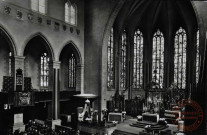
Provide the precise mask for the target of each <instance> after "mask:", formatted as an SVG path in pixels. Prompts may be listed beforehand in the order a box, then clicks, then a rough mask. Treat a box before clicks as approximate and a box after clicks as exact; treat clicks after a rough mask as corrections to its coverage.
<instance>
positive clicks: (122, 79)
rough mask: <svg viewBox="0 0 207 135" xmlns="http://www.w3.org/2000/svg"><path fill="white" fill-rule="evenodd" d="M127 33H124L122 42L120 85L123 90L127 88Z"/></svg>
mask: <svg viewBox="0 0 207 135" xmlns="http://www.w3.org/2000/svg"><path fill="white" fill-rule="evenodd" d="M126 40H127V38H126V32H125V31H124V32H123V33H122V41H121V75H120V85H121V88H125V87H126V45H127V42H126Z"/></svg>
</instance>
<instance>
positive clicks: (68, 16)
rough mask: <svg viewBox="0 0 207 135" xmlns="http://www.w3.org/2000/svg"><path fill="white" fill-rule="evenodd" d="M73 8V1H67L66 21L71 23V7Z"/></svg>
mask: <svg viewBox="0 0 207 135" xmlns="http://www.w3.org/2000/svg"><path fill="white" fill-rule="evenodd" d="M70 8H71V3H70V2H69V1H67V2H66V3H65V22H67V23H70V10H71V9H70Z"/></svg>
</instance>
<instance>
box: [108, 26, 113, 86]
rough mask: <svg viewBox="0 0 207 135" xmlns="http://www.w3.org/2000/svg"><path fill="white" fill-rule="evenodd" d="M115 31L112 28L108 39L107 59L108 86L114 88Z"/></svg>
mask: <svg viewBox="0 0 207 135" xmlns="http://www.w3.org/2000/svg"><path fill="white" fill-rule="evenodd" d="M113 34H114V32H113V28H111V31H110V36H109V40H108V59H107V73H108V75H107V86H108V88H114V35H113Z"/></svg>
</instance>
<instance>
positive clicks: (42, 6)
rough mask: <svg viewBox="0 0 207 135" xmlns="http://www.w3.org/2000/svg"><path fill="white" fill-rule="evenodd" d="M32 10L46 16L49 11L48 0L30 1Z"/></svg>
mask: <svg viewBox="0 0 207 135" xmlns="http://www.w3.org/2000/svg"><path fill="white" fill-rule="evenodd" d="M30 2H31V9H32V10H33V11H36V12H39V13H42V14H46V11H47V0H30Z"/></svg>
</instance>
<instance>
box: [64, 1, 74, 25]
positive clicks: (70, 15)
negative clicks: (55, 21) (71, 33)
mask: <svg viewBox="0 0 207 135" xmlns="http://www.w3.org/2000/svg"><path fill="white" fill-rule="evenodd" d="M65 22H67V23H70V24H72V25H76V24H77V6H76V5H75V4H71V3H70V1H67V2H66V3H65Z"/></svg>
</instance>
